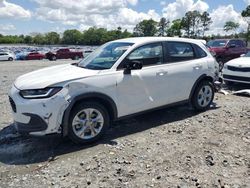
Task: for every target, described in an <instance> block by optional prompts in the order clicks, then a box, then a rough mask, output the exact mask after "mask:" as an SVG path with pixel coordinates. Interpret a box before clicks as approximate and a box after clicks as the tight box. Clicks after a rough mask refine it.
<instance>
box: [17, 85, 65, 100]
mask: <svg viewBox="0 0 250 188" xmlns="http://www.w3.org/2000/svg"><path fill="white" fill-rule="evenodd" d="M61 89H62V87H53V88H52V87H48V88H45V89H30V90H21V91H20V95H21V96H22V97H23V98H25V99H41V98H49V97H52V96H53V95H55V94H56V93H58V92H59V91H60V90H61Z"/></svg>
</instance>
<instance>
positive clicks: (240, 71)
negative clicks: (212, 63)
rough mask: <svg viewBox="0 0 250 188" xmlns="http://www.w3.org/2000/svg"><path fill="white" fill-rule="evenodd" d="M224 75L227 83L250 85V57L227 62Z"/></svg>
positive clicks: (223, 71)
mask: <svg viewBox="0 0 250 188" xmlns="http://www.w3.org/2000/svg"><path fill="white" fill-rule="evenodd" d="M222 73H223V78H224V80H225V81H231V82H239V83H248V84H250V57H246V56H245V57H239V58H236V59H233V60H231V61H229V62H227V63H226V64H225V65H224V68H223V70H222ZM228 76H229V77H228Z"/></svg>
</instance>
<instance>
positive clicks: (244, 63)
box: [226, 57, 250, 67]
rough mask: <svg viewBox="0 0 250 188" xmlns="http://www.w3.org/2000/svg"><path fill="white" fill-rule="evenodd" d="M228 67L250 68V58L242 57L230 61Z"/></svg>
mask: <svg viewBox="0 0 250 188" xmlns="http://www.w3.org/2000/svg"><path fill="white" fill-rule="evenodd" d="M226 65H229V66H234V67H250V57H240V58H236V59H233V60H231V61H228V62H227V63H226Z"/></svg>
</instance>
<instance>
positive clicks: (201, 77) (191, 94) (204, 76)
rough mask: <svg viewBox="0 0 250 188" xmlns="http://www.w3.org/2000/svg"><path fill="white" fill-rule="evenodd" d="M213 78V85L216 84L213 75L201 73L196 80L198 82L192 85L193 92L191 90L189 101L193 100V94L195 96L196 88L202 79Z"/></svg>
mask: <svg viewBox="0 0 250 188" xmlns="http://www.w3.org/2000/svg"><path fill="white" fill-rule="evenodd" d="M206 79H207V80H211V81H212V83H213V85H214V82H213V80H214V79H213V78H212V77H211V76H208V75H206V74H203V75H201V76H200V77H199V78H198V79H197V80H196V82H195V83H194V85H193V87H192V90H191V92H190V95H189V101H191V100H192V96H193V94H194V92H195V89H196V87H197V86H198V84H199V83H200V82H201V81H202V80H206Z"/></svg>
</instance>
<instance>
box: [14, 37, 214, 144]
mask: <svg viewBox="0 0 250 188" xmlns="http://www.w3.org/2000/svg"><path fill="white" fill-rule="evenodd" d="M217 68H218V64H217V63H216V61H215V59H214V58H213V56H212V55H211V54H210V53H209V52H208V50H207V49H206V47H205V46H204V45H203V44H202V43H201V42H200V41H198V40H193V39H183V38H165V37H164V38H161V37H144V38H128V39H121V40H116V41H112V42H109V43H106V44H104V45H102V46H101V47H99V48H98V49H97V50H95V51H94V52H93V53H91V54H90V55H89V56H87V57H86V58H85V59H83V60H82V61H81V62H79V63H77V64H67V65H59V66H53V67H49V68H44V69H41V70H38V71H34V72H31V73H28V74H25V75H23V76H20V77H19V78H18V79H17V80H16V81H15V83H14V84H13V87H12V89H11V91H10V97H9V99H10V103H11V106H12V109H13V116H14V120H15V125H16V128H17V130H18V132H20V133H25V134H30V135H46V134H51V133H63V135H64V136H66V135H68V136H69V137H70V138H71V139H72V140H73V141H75V142H77V143H86V142H92V141H95V140H96V139H98V138H99V137H100V136H102V135H103V134H104V132H105V131H106V130H107V128H108V126H109V125H110V123H111V122H112V121H115V120H118V119H121V118H124V117H127V116H130V115H135V114H138V113H141V112H145V111H148V110H152V109H156V108H160V107H166V106H169V105H173V104H180V103H187V102H190V103H191V104H192V105H193V107H194V108H195V109H197V110H205V109H207V108H208V107H209V106H210V104H211V103H212V101H213V97H214V85H213V83H214V80H215V77H216V70H217Z"/></svg>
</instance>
